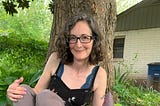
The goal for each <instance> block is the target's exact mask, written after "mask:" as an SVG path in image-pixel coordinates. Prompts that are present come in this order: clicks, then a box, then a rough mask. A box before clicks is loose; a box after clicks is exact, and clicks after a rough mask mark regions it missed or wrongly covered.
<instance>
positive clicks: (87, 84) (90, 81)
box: [81, 65, 99, 89]
mask: <svg viewBox="0 0 160 106" xmlns="http://www.w3.org/2000/svg"><path fill="white" fill-rule="evenodd" d="M98 69H99V66H98V65H97V66H95V67H94V68H93V70H92V73H91V74H90V75H89V76H88V77H87V79H86V82H85V83H84V84H83V85H82V87H81V89H86V88H89V89H91V88H92V87H93V83H94V80H95V77H96V74H97V71H98Z"/></svg>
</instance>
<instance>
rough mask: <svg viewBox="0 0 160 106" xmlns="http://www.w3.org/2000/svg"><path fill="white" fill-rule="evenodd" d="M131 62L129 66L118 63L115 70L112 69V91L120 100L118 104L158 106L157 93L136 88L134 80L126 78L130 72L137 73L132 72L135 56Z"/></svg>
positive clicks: (159, 99)
mask: <svg viewBox="0 0 160 106" xmlns="http://www.w3.org/2000/svg"><path fill="white" fill-rule="evenodd" d="M132 60H133V62H131V63H130V62H128V63H129V64H126V63H124V62H123V63H122V62H120V63H119V65H118V66H117V68H116V67H115V68H114V79H115V85H114V87H113V90H114V92H116V94H117V95H118V98H119V99H120V101H119V103H120V104H122V105H123V106H159V105H160V93H159V92H157V91H155V90H153V89H151V88H144V87H143V86H140V87H136V86H135V85H134V80H131V79H129V78H128V77H129V74H130V73H131V72H137V71H133V66H134V63H135V62H136V61H137V55H136V56H135V57H134V58H133V59H132ZM121 67H123V68H121ZM157 98H158V99H157Z"/></svg>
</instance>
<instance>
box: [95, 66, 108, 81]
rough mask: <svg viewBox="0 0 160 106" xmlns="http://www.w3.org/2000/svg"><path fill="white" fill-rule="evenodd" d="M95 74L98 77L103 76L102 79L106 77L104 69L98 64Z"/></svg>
mask: <svg viewBox="0 0 160 106" xmlns="http://www.w3.org/2000/svg"><path fill="white" fill-rule="evenodd" d="M97 76H98V78H103V79H104V78H106V77H107V73H106V70H105V69H104V68H103V67H101V66H99V69H98V72H97Z"/></svg>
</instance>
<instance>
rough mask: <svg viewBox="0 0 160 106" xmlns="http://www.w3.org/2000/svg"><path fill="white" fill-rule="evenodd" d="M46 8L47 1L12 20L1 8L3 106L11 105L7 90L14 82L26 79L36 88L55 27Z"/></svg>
mask: <svg viewBox="0 0 160 106" xmlns="http://www.w3.org/2000/svg"><path fill="white" fill-rule="evenodd" d="M37 5H38V6H37ZM34 7H36V9H35V8H34ZM46 8H47V6H46V4H45V3H44V1H37V2H32V4H31V5H30V8H29V9H27V10H24V11H19V12H18V14H16V15H14V16H13V17H12V16H10V15H7V14H6V13H5V11H4V9H3V6H2V5H1V4H0V106H10V105H11V104H12V103H11V102H10V101H9V100H8V98H7V97H6V89H7V88H8V85H9V84H11V83H12V82H13V81H14V80H15V79H17V78H19V77H21V76H23V77H24V82H23V83H26V84H29V85H30V86H32V87H33V86H34V85H35V82H36V81H37V80H38V78H39V76H40V75H41V73H42V70H43V66H44V62H45V56H46V53H47V48H48V42H49V35H50V29H51V24H52V21H51V20H52V18H51V17H52V15H51V14H50V12H49V10H48V11H47V9H46Z"/></svg>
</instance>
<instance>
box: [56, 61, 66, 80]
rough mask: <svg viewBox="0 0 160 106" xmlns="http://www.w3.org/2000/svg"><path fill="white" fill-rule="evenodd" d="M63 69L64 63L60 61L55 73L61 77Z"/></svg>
mask: <svg viewBox="0 0 160 106" xmlns="http://www.w3.org/2000/svg"><path fill="white" fill-rule="evenodd" d="M63 71H64V64H61V63H59V65H58V68H57V70H56V73H55V74H56V75H57V76H58V77H59V78H61V76H62V74H63Z"/></svg>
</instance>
